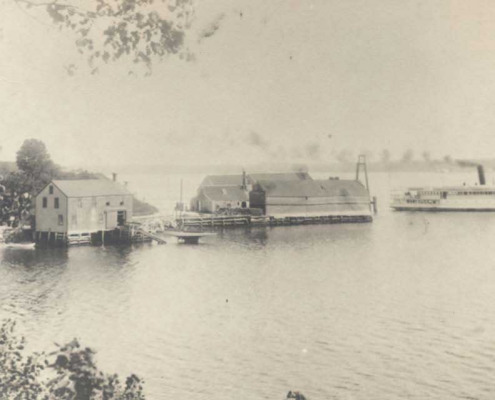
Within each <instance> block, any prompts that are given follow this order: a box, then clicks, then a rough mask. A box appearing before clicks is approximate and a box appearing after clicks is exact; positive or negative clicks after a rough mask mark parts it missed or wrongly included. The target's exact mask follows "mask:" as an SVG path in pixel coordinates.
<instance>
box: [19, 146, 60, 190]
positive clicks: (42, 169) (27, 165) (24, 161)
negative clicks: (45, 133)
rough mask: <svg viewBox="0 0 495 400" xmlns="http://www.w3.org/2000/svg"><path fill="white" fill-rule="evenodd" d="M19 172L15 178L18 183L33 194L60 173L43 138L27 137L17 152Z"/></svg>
mask: <svg viewBox="0 0 495 400" xmlns="http://www.w3.org/2000/svg"><path fill="white" fill-rule="evenodd" d="M16 162H17V167H18V168H19V173H18V174H15V175H14V176H13V178H14V179H15V181H16V183H17V184H18V185H19V186H20V187H22V188H23V190H24V191H28V192H30V193H31V194H35V193H36V192H37V191H39V190H40V189H41V188H43V187H44V186H45V185H46V184H48V183H49V182H50V181H51V180H52V179H53V178H54V177H55V176H56V175H57V173H58V167H57V166H56V165H55V164H54V162H53V161H52V160H51V158H50V155H49V154H48V151H47V150H46V146H45V144H44V143H43V142H42V141H41V140H37V139H27V140H25V141H24V143H23V144H22V146H21V148H20V149H19V151H18V152H17V157H16Z"/></svg>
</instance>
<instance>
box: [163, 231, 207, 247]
mask: <svg viewBox="0 0 495 400" xmlns="http://www.w3.org/2000/svg"><path fill="white" fill-rule="evenodd" d="M162 235H166V236H173V237H176V238H177V239H178V240H181V241H182V242H184V243H187V244H198V243H199V239H201V238H202V237H205V236H215V235H216V233H213V232H183V231H164V232H163V233H162Z"/></svg>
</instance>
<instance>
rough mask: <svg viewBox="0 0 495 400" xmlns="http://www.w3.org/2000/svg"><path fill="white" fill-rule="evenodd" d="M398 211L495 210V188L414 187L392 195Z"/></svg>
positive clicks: (392, 205) (392, 204)
mask: <svg viewBox="0 0 495 400" xmlns="http://www.w3.org/2000/svg"><path fill="white" fill-rule="evenodd" d="M390 207H391V208H392V209H394V210H397V211H495V188H493V187H487V186H476V187H466V186H461V187H448V188H414V189H408V190H407V191H405V192H402V193H400V194H395V195H393V197H392V202H391V204H390Z"/></svg>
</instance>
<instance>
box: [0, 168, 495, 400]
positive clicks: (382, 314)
mask: <svg viewBox="0 0 495 400" xmlns="http://www.w3.org/2000/svg"><path fill="white" fill-rule="evenodd" d="M183 178H184V179H185V181H184V182H185V191H186V197H189V196H190V195H191V194H193V192H194V188H195V187H196V185H197V183H198V181H199V180H200V179H201V177H197V176H184V177H183ZM125 179H127V180H129V182H130V185H131V187H132V188H133V189H134V190H136V191H139V192H140V193H142V194H143V195H144V196H145V197H146V198H147V199H148V200H150V201H153V202H155V203H156V204H158V205H159V206H161V207H168V206H169V205H171V204H173V203H174V201H176V199H177V197H178V188H179V181H180V177H178V176H158V175H157V176H151V177H146V178H143V177H132V176H128V177H125ZM474 179H475V176H474V172H473V173H471V172H469V173H467V174H466V176H462V175H456V176H452V175H446V174H419V175H418V174H416V175H408V174H401V175H398V174H397V175H386V174H376V175H372V176H371V179H370V180H371V184H372V186H373V192H374V194H377V195H378V196H379V202H380V213H379V214H378V215H377V216H376V218H375V221H374V222H373V223H372V224H365V225H328V226H324V225H320V226H309V227H308V226H305V227H302V226H299V227H277V228H271V229H270V228H268V229H252V230H250V231H235V232H226V233H224V234H222V235H219V236H218V237H216V238H209V239H208V240H205V241H204V244H201V245H198V246H187V245H179V244H177V243H175V241H174V240H171V241H170V242H169V244H167V245H165V246H152V245H143V246H136V247H133V248H128V247H126V248H119V247H107V248H99V247H80V248H76V247H74V248H70V249H68V250H32V251H26V250H16V249H5V248H3V249H0V258H1V265H0V318H6V317H14V318H16V319H17V320H18V321H19V325H20V329H21V330H22V332H23V333H25V334H26V336H27V338H28V340H29V342H30V344H31V347H32V348H33V349H37V350H41V349H46V348H52V342H53V341H57V342H64V341H69V340H71V339H72V338H73V337H78V338H80V340H81V341H82V342H83V343H84V344H86V345H88V346H91V347H93V348H95V349H96V350H97V351H98V355H97V356H98V362H99V364H100V366H101V367H102V368H104V369H106V370H108V371H109V372H118V373H121V374H129V373H131V372H133V373H136V374H138V375H141V376H143V377H144V378H145V380H146V388H147V393H148V395H149V398H150V399H170V398H181V399H192V398H194V399H212V398H215V399H221V400H227V399H228V400H230V399H282V398H284V397H285V394H286V393H287V391H288V390H289V389H296V390H300V391H302V392H303V393H304V394H306V395H307V396H308V397H310V398H311V399H312V400H318V399H363V400H364V399H366V400H369V399H405V398H407V399H487V400H488V399H490V400H491V399H494V398H495V379H494V376H495V251H494V250H493V249H494V246H493V243H495V213H479V214H476V213H473V214H466V213H426V214H425V213H393V212H390V211H389V210H387V208H386V206H387V203H388V190H389V188H390V187H393V186H396V185H401V184H405V185H407V184H421V183H423V182H431V183H455V182H462V181H473V180H474Z"/></svg>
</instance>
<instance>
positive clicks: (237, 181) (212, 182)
mask: <svg viewBox="0 0 495 400" xmlns="http://www.w3.org/2000/svg"><path fill="white" fill-rule="evenodd" d="M246 181H247V184H248V185H249V184H251V183H252V181H251V179H250V178H249V176H246ZM241 185H242V175H240V174H239V175H208V176H207V177H205V178H204V179H203V182H201V187H203V186H241Z"/></svg>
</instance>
